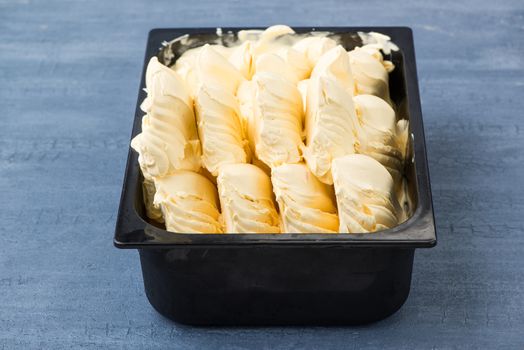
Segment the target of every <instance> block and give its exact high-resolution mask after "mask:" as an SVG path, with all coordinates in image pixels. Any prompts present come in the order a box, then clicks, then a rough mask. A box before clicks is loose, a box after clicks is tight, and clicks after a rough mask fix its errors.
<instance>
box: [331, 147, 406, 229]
mask: <svg viewBox="0 0 524 350" xmlns="http://www.w3.org/2000/svg"><path fill="white" fill-rule="evenodd" d="M332 173H333V180H334V184H335V194H336V197H337V206H338V212H339V219H340V227H339V232H344V233H365V232H375V231H380V230H384V229H388V228H391V227H394V226H396V225H397V224H398V222H399V218H398V216H399V214H400V213H401V209H400V207H399V204H398V201H397V198H396V196H395V192H394V183H393V178H392V177H391V175H390V174H389V172H388V171H387V169H386V168H385V167H384V166H382V164H380V163H379V162H378V161H376V160H375V159H373V158H371V157H369V156H366V155H362V154H352V155H348V156H344V157H340V158H336V159H335V160H333V165H332Z"/></svg>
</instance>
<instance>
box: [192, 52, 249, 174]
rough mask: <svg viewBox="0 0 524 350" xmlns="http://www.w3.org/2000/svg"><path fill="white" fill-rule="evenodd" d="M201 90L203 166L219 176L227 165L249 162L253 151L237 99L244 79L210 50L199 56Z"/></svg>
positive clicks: (198, 107)
mask: <svg viewBox="0 0 524 350" xmlns="http://www.w3.org/2000/svg"><path fill="white" fill-rule="evenodd" d="M197 71H198V72H199V86H198V88H197V89H196V95H195V110H196V116H197V123H198V132H199V135H200V140H201V142H202V154H203V155H202V163H203V165H204V166H205V167H206V168H207V170H209V172H210V173H211V174H213V175H214V176H216V175H217V174H218V168H219V167H220V166H222V165H223V164H230V163H245V162H247V161H249V157H250V154H249V147H248V141H247V139H246V136H245V133H244V130H243V129H244V128H243V127H242V122H241V120H240V110H239V105H238V100H237V98H236V97H235V93H236V90H237V88H238V86H239V85H240V84H241V83H242V81H243V78H242V77H241V76H240V73H239V72H238V71H237V70H236V69H235V68H234V67H233V66H231V64H229V62H227V61H226V60H225V59H224V58H223V57H222V56H220V55H219V54H218V53H216V52H214V50H213V49H212V48H211V47H210V46H208V45H207V46H204V48H203V49H202V50H201V52H200V53H199V58H198V63H197Z"/></svg>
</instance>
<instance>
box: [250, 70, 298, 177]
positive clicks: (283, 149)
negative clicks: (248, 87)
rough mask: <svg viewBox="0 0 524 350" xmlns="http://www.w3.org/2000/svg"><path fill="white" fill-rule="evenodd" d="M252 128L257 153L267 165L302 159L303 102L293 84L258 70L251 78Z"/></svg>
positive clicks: (295, 161)
mask: <svg viewBox="0 0 524 350" xmlns="http://www.w3.org/2000/svg"><path fill="white" fill-rule="evenodd" d="M252 82H253V92H254V102H253V117H252V118H251V119H252V125H249V126H248V129H251V130H253V132H252V134H253V136H252V138H253V142H254V145H255V153H256V156H257V157H258V158H259V159H260V160H262V161H263V162H264V163H266V164H267V165H268V166H270V167H274V166H277V165H280V164H283V163H298V162H299V161H300V160H301V157H302V155H301V150H300V148H301V145H302V123H303V103H302V96H301V95H300V92H299V91H298V88H297V86H296V84H295V83H293V82H290V81H288V80H286V79H284V78H283V77H281V76H280V75H278V74H275V73H272V72H266V71H262V72H260V71H257V72H256V74H255V75H254V77H253V80H252Z"/></svg>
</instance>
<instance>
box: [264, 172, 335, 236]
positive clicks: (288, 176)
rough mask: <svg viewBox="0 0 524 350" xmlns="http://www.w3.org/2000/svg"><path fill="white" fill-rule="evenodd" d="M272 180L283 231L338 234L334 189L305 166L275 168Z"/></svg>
mask: <svg viewBox="0 0 524 350" xmlns="http://www.w3.org/2000/svg"><path fill="white" fill-rule="evenodd" d="M271 181H272V183H273V191H274V192H275V196H276V199H277V202H278V206H279V208H280V216H281V218H282V228H283V230H282V231H283V232H288V233H336V232H337V231H338V226H339V221H338V216H337V207H336V203H335V197H334V193H333V189H332V187H331V186H327V185H325V184H323V183H321V182H320V181H319V180H318V179H317V178H316V177H315V176H314V175H313V174H312V173H311V172H310V171H309V169H308V168H307V166H306V165H305V164H304V163H299V164H284V165H281V166H278V167H276V168H273V170H272V175H271Z"/></svg>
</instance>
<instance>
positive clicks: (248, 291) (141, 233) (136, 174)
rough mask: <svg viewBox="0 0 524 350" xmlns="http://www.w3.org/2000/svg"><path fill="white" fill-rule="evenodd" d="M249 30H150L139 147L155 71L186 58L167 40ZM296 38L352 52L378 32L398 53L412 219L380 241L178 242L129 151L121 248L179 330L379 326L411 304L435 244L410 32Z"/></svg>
mask: <svg viewBox="0 0 524 350" xmlns="http://www.w3.org/2000/svg"><path fill="white" fill-rule="evenodd" d="M241 29H242V28H223V29H222V32H223V33H224V35H222V36H221V37H219V36H217V34H216V29H215V28H198V29H197V28H185V29H154V30H152V31H151V32H150V33H149V38H148V43H147V51H146V57H145V61H144V68H143V72H142V81H141V86H140V90H139V96H138V102H137V107H136V113H135V118H134V124H133V133H132V137H134V136H135V135H137V134H138V133H139V132H140V123H141V117H142V115H143V112H142V111H140V108H139V105H140V103H141V102H142V101H143V99H144V98H145V93H144V92H143V90H142V89H143V88H144V74H145V69H146V64H147V62H148V61H149V59H150V58H151V57H152V56H153V55H157V56H158V57H159V59H160V61H161V62H164V63H166V64H168V65H169V64H173V63H174V60H175V59H176V57H178V55H179V53H180V52H179V51H180V50H183V49H186V48H187V46H186V45H181V43H180V41H176V42H172V43H167V41H168V40H172V39H174V38H176V37H179V36H181V35H185V34H189V37H190V38H192V39H191V40H189V41H187V40H186V43H187V42H189V43H190V46H198V45H201V44H202V43H204V42H209V41H211V40H228V38H229V37H230V36H231V35H234V33H236V32H237V31H238V30H241ZM294 29H295V30H296V31H297V32H308V31H311V30H318V31H329V32H333V33H337V34H340V36H341V38H342V39H343V40H342V41H343V43H344V45H345V46H346V48H348V49H349V48H352V47H354V46H355V45H359V44H360V39H359V37H358V36H357V35H356V33H357V32H358V31H363V32H369V31H376V32H381V33H384V34H387V35H389V36H390V37H391V39H392V41H393V42H394V43H396V44H397V45H398V46H399V48H400V50H399V51H398V52H394V53H392V55H391V57H390V59H391V60H392V61H393V63H394V64H395V66H396V68H395V70H394V71H393V72H392V73H391V74H390V90H391V98H392V100H393V101H394V102H395V103H396V105H397V106H398V111H399V113H401V114H402V116H404V117H406V118H408V119H409V121H410V133H411V136H412V137H411V138H410V147H409V148H410V150H409V152H410V161H408V162H406V163H407V165H406V169H405V171H406V177H407V180H408V187H409V195H410V198H411V200H412V202H413V208H414V210H413V212H414V214H413V215H412V216H411V217H410V218H409V219H408V220H407V221H406V222H404V223H402V224H401V225H399V226H397V227H394V228H392V229H389V230H386V231H381V232H377V233H373V234H332V235H326V234H307V235H306V234H280V235H269V234H268V235H261V234H234V235H233V234H231V235H207V234H184V233H177V234H174V233H170V232H167V231H165V230H164V229H163V228H161V227H158V225H155V224H154V223H151V222H149V221H148V219H147V218H146V216H145V209H144V205H143V199H142V189H141V183H142V180H143V179H142V176H141V173H140V169H139V165H138V156H137V154H136V153H135V152H133V151H132V150H131V149H130V151H129V155H128V159H127V167H126V171H125V178H124V184H123V188H122V197H121V201H120V208H119V212H118V218H117V223H116V229H115V237H114V244H115V246H116V247H118V248H132V249H138V252H139V254H140V261H141V264H142V274H143V278H144V287H145V291H146V295H147V297H148V299H149V302H150V303H151V305H152V306H153V307H154V308H155V309H156V310H157V311H158V312H159V313H161V314H162V315H164V316H166V317H168V318H170V319H172V320H175V321H177V322H180V323H185V324H193V325H299V324H300V325H328V324H361V323H367V322H373V321H377V320H380V319H383V318H385V317H387V316H389V315H391V314H392V313H394V312H395V311H396V310H398V309H399V308H400V307H401V306H402V304H403V303H404V302H405V300H406V298H407V297H408V294H409V290H410V284H411V271H412V266H413V257H414V251H415V248H429V247H433V246H434V245H435V244H436V233H435V225H434V218H433V208H432V202H431V189H430V183H429V174H428V168H427V159H426V147H425V142H424V130H423V125H422V113H421V108H420V97H419V92H418V84H417V73H416V67H415V54H414V48H413V37H412V32H411V29H409V28H405V27H337V28H315V29H313V28H294ZM228 32H231V33H233V34H228ZM193 39H194V40H193ZM162 43H163V44H164V45H162ZM173 54H174V55H173Z"/></svg>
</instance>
